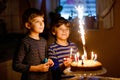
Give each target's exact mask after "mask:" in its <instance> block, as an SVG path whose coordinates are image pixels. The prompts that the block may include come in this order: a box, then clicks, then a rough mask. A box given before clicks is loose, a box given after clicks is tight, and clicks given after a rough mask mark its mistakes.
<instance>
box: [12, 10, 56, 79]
mask: <svg viewBox="0 0 120 80" xmlns="http://www.w3.org/2000/svg"><path fill="white" fill-rule="evenodd" d="M23 23H24V24H25V27H26V28H27V30H28V34H27V35H26V36H25V37H24V38H23V39H22V41H21V44H20V45H19V47H18V48H17V51H16V53H15V56H14V58H13V69H14V70H15V71H18V72H21V73H22V76H21V80H50V75H49V68H50V67H52V66H53V65H54V63H53V61H52V60H51V59H48V60H44V59H45V58H46V57H47V56H46V45H47V43H46V40H45V39H44V38H43V37H40V35H39V34H40V33H42V32H43V30H44V14H43V13H41V12H40V10H38V9H35V8H29V9H27V10H26V11H25V12H24V14H23Z"/></svg>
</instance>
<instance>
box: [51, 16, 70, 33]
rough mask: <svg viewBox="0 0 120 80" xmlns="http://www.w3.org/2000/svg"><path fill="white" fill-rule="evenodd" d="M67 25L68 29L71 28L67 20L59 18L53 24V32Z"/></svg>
mask: <svg viewBox="0 0 120 80" xmlns="http://www.w3.org/2000/svg"><path fill="white" fill-rule="evenodd" d="M63 24H64V25H66V27H69V28H70V23H69V21H68V20H67V19H65V18H63V17H59V18H57V19H56V20H55V21H54V23H52V25H51V32H54V31H55V28H58V27H60V26H61V25H63Z"/></svg>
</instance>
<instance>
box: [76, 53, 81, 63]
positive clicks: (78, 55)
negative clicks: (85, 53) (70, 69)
mask: <svg viewBox="0 0 120 80" xmlns="http://www.w3.org/2000/svg"><path fill="white" fill-rule="evenodd" d="M76 56H77V62H78V61H79V57H80V54H79V52H77V54H76Z"/></svg>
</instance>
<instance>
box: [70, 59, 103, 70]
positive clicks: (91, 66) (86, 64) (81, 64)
mask: <svg viewBox="0 0 120 80" xmlns="http://www.w3.org/2000/svg"><path fill="white" fill-rule="evenodd" d="M101 68H102V64H101V63H100V62H99V61H95V60H79V61H78V62H75V61H73V62H72V63H71V71H94V70H100V69H101Z"/></svg>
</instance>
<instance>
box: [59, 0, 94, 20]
mask: <svg viewBox="0 0 120 80" xmlns="http://www.w3.org/2000/svg"><path fill="white" fill-rule="evenodd" d="M75 1H76V0H60V5H61V6H63V10H62V11H61V16H62V17H64V18H66V19H68V18H69V17H72V18H74V17H76V16H77V11H76V9H75V5H76V3H75ZM78 1H80V0H78ZM82 1H83V0H82ZM84 16H96V0H84Z"/></svg>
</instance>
